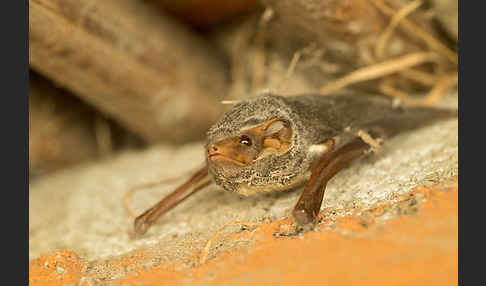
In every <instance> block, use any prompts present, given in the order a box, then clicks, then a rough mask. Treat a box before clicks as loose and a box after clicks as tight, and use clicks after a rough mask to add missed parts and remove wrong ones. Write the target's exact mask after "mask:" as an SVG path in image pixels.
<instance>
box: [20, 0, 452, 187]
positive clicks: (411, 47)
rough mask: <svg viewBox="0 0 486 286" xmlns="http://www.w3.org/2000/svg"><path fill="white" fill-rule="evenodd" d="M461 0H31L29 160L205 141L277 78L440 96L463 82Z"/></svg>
mask: <svg viewBox="0 0 486 286" xmlns="http://www.w3.org/2000/svg"><path fill="white" fill-rule="evenodd" d="M457 7H458V3H457V1H455V0H423V1H410V0H292V1H290V0H261V1H257V0H233V1H225V0H145V1H143V0H103V1H95V0H91V1H78V0H30V1H29V9H30V11H29V13H30V15H29V28H30V29H29V44H30V50H29V54H30V91H29V119H30V124H29V170H30V173H29V175H30V178H31V179H35V178H40V177H42V176H44V175H46V174H49V173H52V172H54V171H57V170H61V169H64V168H68V167H72V166H75V165H78V164H82V163H86V162H90V161H98V160H104V159H107V158H112V157H113V156H117V154H119V153H120V152H123V151H124V150H133V149H144V148H147V147H149V146H152V145H154V144H171V145H181V144H184V143H189V142H194V141H201V140H204V138H205V132H206V130H207V129H208V128H209V126H211V125H212V124H213V123H214V122H215V121H216V120H217V119H218V118H219V117H220V115H221V114H222V113H223V112H224V111H225V110H227V109H228V108H230V107H231V103H234V102H236V101H238V100H242V99H245V98H249V97H251V96H255V95H256V94H258V92H262V91H272V92H276V93H279V94H282V95H291V94H296V93H308V92H313V93H321V94H322V95H326V94H331V93H333V94H335V93H346V92H366V93H381V94H384V95H385V96H390V97H393V98H396V100H397V101H400V102H401V103H402V104H404V105H414V104H417V105H435V104H437V103H438V102H439V101H440V100H441V97H442V96H443V95H444V94H446V93H447V92H450V91H451V90H454V89H455V88H456V85H457V45H458V24H457V19H458V8H457Z"/></svg>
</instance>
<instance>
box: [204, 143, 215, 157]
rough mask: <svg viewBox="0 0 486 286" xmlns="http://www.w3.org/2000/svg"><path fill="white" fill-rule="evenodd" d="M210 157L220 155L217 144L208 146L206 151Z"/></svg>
mask: <svg viewBox="0 0 486 286" xmlns="http://www.w3.org/2000/svg"><path fill="white" fill-rule="evenodd" d="M206 152H207V154H208V156H211V155H214V154H217V153H218V147H217V146H216V145H215V144H211V145H209V146H208V148H207V150H206Z"/></svg>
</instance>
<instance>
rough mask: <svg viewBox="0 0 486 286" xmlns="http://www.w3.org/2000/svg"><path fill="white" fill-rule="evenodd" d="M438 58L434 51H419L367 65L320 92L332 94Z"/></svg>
mask: <svg viewBox="0 0 486 286" xmlns="http://www.w3.org/2000/svg"><path fill="white" fill-rule="evenodd" d="M437 58H438V57H437V54H434V53H426V52H418V53H413V54H408V55H405V56H402V57H398V58H395V59H391V60H387V61H384V62H381V63H377V64H374V65H371V66H366V67H364V68H361V69H358V70H356V71H354V72H351V73H349V74H348V75H346V76H344V77H342V78H340V79H337V80H336V81H334V82H331V83H330V84H328V85H325V86H323V87H322V88H321V90H320V93H321V94H323V95H326V94H330V93H332V92H335V91H338V90H340V89H341V88H344V87H346V86H348V85H351V84H355V83H358V82H362V81H366V80H371V79H376V78H380V77H383V76H386V75H390V74H394V73H396V72H398V71H401V70H404V69H407V68H410V67H413V66H416V65H419V64H422V63H425V62H430V61H434V60H436V59H437Z"/></svg>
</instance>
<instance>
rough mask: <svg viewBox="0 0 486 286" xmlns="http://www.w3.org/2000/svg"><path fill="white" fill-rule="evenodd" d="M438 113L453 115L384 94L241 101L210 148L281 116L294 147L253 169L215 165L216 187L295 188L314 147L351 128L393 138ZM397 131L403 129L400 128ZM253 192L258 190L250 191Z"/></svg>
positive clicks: (213, 132) (213, 133)
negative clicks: (398, 104)
mask: <svg viewBox="0 0 486 286" xmlns="http://www.w3.org/2000/svg"><path fill="white" fill-rule="evenodd" d="M437 111H438V112H437ZM434 114H438V115H440V116H438V117H444V115H445V116H446V117H447V116H450V115H451V112H450V111H443V110H438V109H429V108H414V109H408V110H404V109H401V108H394V107H393V106H392V102H391V100H389V99H388V98H385V97H380V96H365V95H346V96H322V95H296V96H285V97H283V96H279V95H273V94H265V95H262V96H259V97H255V98H252V99H249V100H247V101H244V102H241V103H238V104H236V105H235V106H234V107H233V108H232V109H231V110H229V111H228V112H226V113H225V114H224V115H223V117H222V118H221V119H220V120H219V121H218V122H217V123H216V124H214V125H213V126H212V127H211V128H210V129H209V131H208V133H207V138H208V144H211V143H215V142H218V141H220V140H222V139H225V138H228V137H234V136H239V135H241V130H242V129H247V128H251V127H254V126H258V125H260V124H263V123H264V122H266V121H268V120H270V119H273V118H276V117H279V118H284V119H286V120H287V121H288V122H289V123H290V126H291V128H292V144H291V147H290V149H289V150H288V151H287V152H285V153H283V154H281V155H275V154H272V155H269V156H267V157H264V158H263V159H261V160H257V161H254V162H253V163H252V164H251V165H249V166H246V167H238V171H237V172H236V173H235V172H228V170H224V169H221V168H211V165H210V169H209V171H210V173H211V175H212V177H213V179H214V181H215V183H216V184H218V185H220V186H221V187H223V188H224V189H225V190H228V191H231V192H236V193H240V194H248V193H254V192H266V191H272V190H283V189H289V188H291V187H294V186H298V185H301V184H302V183H304V182H305V180H306V179H307V178H308V177H309V175H310V169H311V167H312V165H313V164H314V163H315V162H316V154H313V153H311V152H308V151H309V147H310V146H312V145H316V144H320V143H323V142H325V141H327V140H328V139H331V138H333V137H336V136H338V135H343V134H345V133H347V134H348V135H350V134H351V133H350V132H345V131H344V130H345V129H346V130H349V129H347V128H348V127H349V128H350V129H351V130H357V129H365V131H372V132H373V134H374V135H375V136H378V137H382V138H385V137H389V136H392V135H394V134H395V133H396V132H397V131H401V129H403V130H406V129H410V128H415V127H416V126H417V125H418V123H423V122H426V121H428V119H429V118H430V119H433V118H435V117H437V116H431V115H434ZM390 123H392V124H391V126H390ZM389 127H392V128H389ZM396 127H398V129H400V130H395V129H396ZM353 136H354V135H352V134H351V136H341V138H344V137H353ZM342 143H343V142H342ZM233 171H234V170H233ZM248 189H251V190H252V191H250V192H248Z"/></svg>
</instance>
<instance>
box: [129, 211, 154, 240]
mask: <svg viewBox="0 0 486 286" xmlns="http://www.w3.org/2000/svg"><path fill="white" fill-rule="evenodd" d="M150 225H151V224H150V223H148V222H147V221H146V220H145V217H144V216H139V217H137V218H136V219H135V222H134V223H133V226H134V229H135V236H136V237H140V236H142V235H144V234H145V233H146V232H147V230H148V229H149V227H150Z"/></svg>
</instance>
